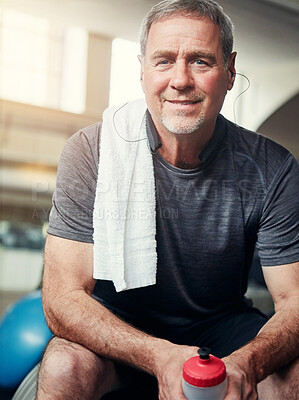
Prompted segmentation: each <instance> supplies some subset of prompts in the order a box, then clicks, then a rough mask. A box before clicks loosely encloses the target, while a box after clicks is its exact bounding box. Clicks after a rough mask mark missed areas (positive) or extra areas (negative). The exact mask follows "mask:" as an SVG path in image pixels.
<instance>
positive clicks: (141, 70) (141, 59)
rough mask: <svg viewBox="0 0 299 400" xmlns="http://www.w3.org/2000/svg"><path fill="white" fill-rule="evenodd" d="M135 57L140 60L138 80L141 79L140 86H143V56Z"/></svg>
mask: <svg viewBox="0 0 299 400" xmlns="http://www.w3.org/2000/svg"><path fill="white" fill-rule="evenodd" d="M137 57H138V60H139V62H140V81H141V86H142V88H143V74H144V68H143V57H142V56H141V55H138V56H137Z"/></svg>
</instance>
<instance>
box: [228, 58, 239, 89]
mask: <svg viewBox="0 0 299 400" xmlns="http://www.w3.org/2000/svg"><path fill="white" fill-rule="evenodd" d="M236 56H237V52H236V51H234V52H233V53H232V54H231V55H230V57H229V60H228V64H227V73H228V85H227V90H231V89H232V88H233V86H234V82H235V78H236V69H235V62H236Z"/></svg>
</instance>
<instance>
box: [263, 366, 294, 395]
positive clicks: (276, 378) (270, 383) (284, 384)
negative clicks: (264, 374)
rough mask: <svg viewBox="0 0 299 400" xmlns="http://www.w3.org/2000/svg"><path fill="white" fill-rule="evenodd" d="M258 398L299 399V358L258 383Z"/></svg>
mask: <svg viewBox="0 0 299 400" xmlns="http://www.w3.org/2000/svg"><path fill="white" fill-rule="evenodd" d="M258 395H259V400H282V399H284V400H299V359H297V360H295V361H294V362H293V363H291V364H290V365H288V366H286V367H284V368H281V369H280V370H279V372H277V373H275V374H273V375H270V376H269V377H268V378H267V379H265V380H264V381H263V382H261V383H259V384H258Z"/></svg>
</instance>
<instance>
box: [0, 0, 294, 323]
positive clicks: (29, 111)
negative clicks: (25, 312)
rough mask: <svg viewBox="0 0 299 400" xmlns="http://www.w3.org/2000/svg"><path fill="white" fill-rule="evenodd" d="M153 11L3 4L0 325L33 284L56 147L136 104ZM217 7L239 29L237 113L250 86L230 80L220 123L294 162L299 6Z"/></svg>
mask: <svg viewBox="0 0 299 400" xmlns="http://www.w3.org/2000/svg"><path fill="white" fill-rule="evenodd" d="M154 3H156V1H152V0H109V1H107V0H26V1H24V0H2V1H0V6H1V13H0V101H1V103H0V121H1V122H0V148H1V165H0V167H1V173H0V174H1V175H0V196H1V198H0V200H1V215H0V316H1V314H2V313H3V311H4V309H5V308H6V307H7V305H8V304H10V303H11V302H12V301H14V300H15V299H17V298H19V297H20V296H22V295H24V294H26V293H28V292H30V291H32V290H33V289H35V288H37V287H38V286H39V285H40V280H41V274H42V266H43V255H42V249H43V245H44V240H45V235H46V229H47V221H48V214H49V211H50V207H51V196H52V193H53V190H54V187H55V177H56V169H57V163H58V160H59V155H60V153H61V150H62V148H63V146H64V143H65V142H66V140H67V139H68V138H69V137H70V136H71V135H72V134H73V133H75V132H76V131H77V130H78V129H79V128H82V127H84V126H87V125H90V124H92V123H94V122H96V121H99V120H101V115H102V112H103V110H104V109H105V108H106V107H107V106H108V105H117V104H120V103H122V102H125V101H128V100H131V99H134V98H138V97H141V96H142V91H141V89H140V83H139V76H140V75H139V62H138V60H137V54H139V46H138V43H137V42H138V31H139V26H140V23H141V20H142V18H143V16H144V15H145V13H146V12H147V11H148V10H149V8H150V7H151V6H152V5H153V4H154ZM219 3H220V4H221V5H222V6H223V8H224V10H225V11H226V12H227V13H228V14H229V15H230V16H231V18H232V20H233V22H234V24H235V50H236V51H237V52H238V56H237V71H238V72H240V73H242V74H245V75H246V76H247V77H248V78H249V80H250V88H249V89H248V90H247V91H246V93H244V94H243V95H242V96H241V97H240V98H239V99H238V100H237V102H236V104H235V107H234V106H233V105H234V100H235V99H236V97H237V96H238V95H239V94H240V93H241V92H242V91H243V90H245V89H246V88H247V86H248V83H247V80H246V79H245V78H242V77H240V76H237V78H236V83H235V87H234V89H233V90H232V91H231V92H230V93H229V94H228V96H227V100H226V103H225V106H224V107H223V114H224V115H225V116H226V117H228V118H229V119H231V120H233V121H234V120H235V122H237V123H238V124H240V125H243V126H245V127H247V128H249V129H252V130H257V131H259V132H260V133H262V134H264V135H266V136H268V137H270V138H273V139H274V140H276V141H278V142H280V143H281V144H282V145H284V146H285V147H287V148H288V149H289V150H291V151H292V152H293V154H294V155H295V157H296V158H297V159H298V158H299V143H298V126H299V120H298V114H299V107H298V106H299V96H298V90H299V30H298V26H299V3H298V0H219ZM263 301H264V300H263ZM263 304H264V303H263ZM269 304H270V303H267V306H266V308H267V309H268V308H269V307H271V305H269Z"/></svg>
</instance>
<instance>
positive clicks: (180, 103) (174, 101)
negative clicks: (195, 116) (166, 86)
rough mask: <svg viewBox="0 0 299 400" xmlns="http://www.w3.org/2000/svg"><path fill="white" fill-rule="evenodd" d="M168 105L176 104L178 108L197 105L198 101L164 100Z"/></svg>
mask: <svg viewBox="0 0 299 400" xmlns="http://www.w3.org/2000/svg"><path fill="white" fill-rule="evenodd" d="M166 101H168V102H169V103H172V104H177V105H179V106H188V105H190V104H197V103H199V101H200V100H196V101H191V100H166Z"/></svg>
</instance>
